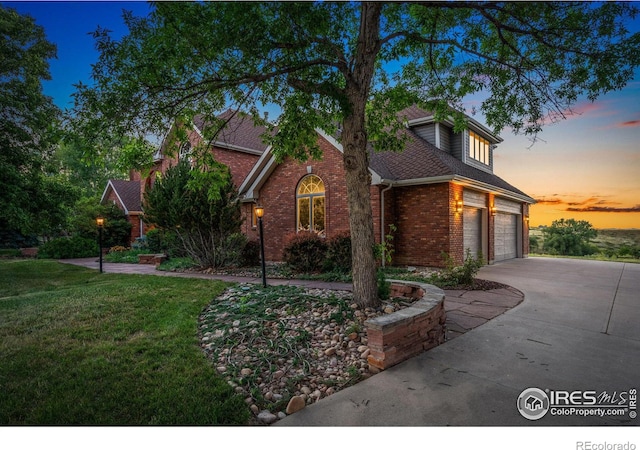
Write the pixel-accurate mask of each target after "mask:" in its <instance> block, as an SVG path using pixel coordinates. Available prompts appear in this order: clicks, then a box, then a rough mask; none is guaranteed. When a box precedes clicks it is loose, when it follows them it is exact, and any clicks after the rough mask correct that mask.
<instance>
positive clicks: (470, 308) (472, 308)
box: [60, 258, 524, 340]
mask: <svg viewBox="0 0 640 450" xmlns="http://www.w3.org/2000/svg"><path fill="white" fill-rule="evenodd" d="M60 262H61V263H66V264H73V265H77V266H82V267H87V268H90V269H96V270H98V269H99V262H98V261H97V260H96V259H95V258H82V259H66V260H60ZM102 269H103V271H104V272H105V273H125V274H138V275H158V276H166V277H182V278H204V279H215V280H221V281H227V282H231V283H254V284H260V283H262V278H248V277H239V276H232V275H213V274H211V275H210V274H203V273H194V272H185V273H182V272H166V271H159V270H156V269H155V266H154V265H150V264H122V263H104V262H103V265H102ZM267 284H269V285H270V286H283V285H287V286H303V287H307V288H317V289H332V290H347V291H350V290H351V289H352V285H351V284H350V283H333V282H325V281H315V280H295V279H278V278H270V279H268V280H267ZM446 296H447V301H446V302H445V309H446V311H447V339H448V340H451V339H453V338H455V337H458V336H460V335H462V334H464V333H466V332H468V331H469V330H472V329H474V328H476V327H478V326H480V325H482V324H484V323H486V322H487V321H489V320H491V319H493V318H495V317H497V316H499V315H501V314H503V313H504V312H505V311H507V310H509V309H511V308H513V307H514V306H516V305H518V304H519V303H520V302H521V301H522V300H523V297H524V296H523V294H522V292H520V291H518V290H517V289H513V288H507V289H493V290H491V291H464V290H447V291H446Z"/></svg>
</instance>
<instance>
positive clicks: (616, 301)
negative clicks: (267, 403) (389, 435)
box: [277, 258, 640, 426]
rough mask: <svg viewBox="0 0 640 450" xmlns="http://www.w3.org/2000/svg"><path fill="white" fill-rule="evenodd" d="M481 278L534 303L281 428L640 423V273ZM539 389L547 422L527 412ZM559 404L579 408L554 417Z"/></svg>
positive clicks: (611, 266) (559, 271)
mask: <svg viewBox="0 0 640 450" xmlns="http://www.w3.org/2000/svg"><path fill="white" fill-rule="evenodd" d="M479 277H480V278H485V279H489V280H494V281H499V282H502V283H505V284H508V285H510V286H513V287H515V288H517V289H519V290H521V291H522V292H523V293H524V294H525V300H524V301H523V302H522V303H521V304H520V305H519V306H517V307H515V308H513V309H512V310H510V311H508V312H506V313H505V314H503V315H502V316H499V317H497V318H495V319H493V320H491V321H489V322H487V323H486V324H484V325H482V326H480V327H478V328H476V329H474V330H471V331H470V332H468V333H466V334H465V335H463V336H460V337H457V338H456V339H453V340H451V341H449V342H447V343H445V344H444V345H441V346H440V347H437V348H435V349H433V350H430V351H429V352H427V353H424V354H422V355H420V356H417V357H415V358H413V359H411V360H409V361H406V362H404V363H402V364H399V365H398V366H395V367H393V368H391V369H389V370H386V371H384V372H382V373H380V374H378V375H375V376H373V377H371V378H370V379H368V380H366V381H364V382H361V383H358V384H357V385H355V386H353V387H350V388H347V389H345V390H343V391H340V392H337V393H336V394H333V395H331V396H330V397H328V398H325V399H322V400H320V401H319V402H318V403H316V404H314V405H312V406H309V407H307V408H305V409H303V410H302V411H299V412H297V413H295V414H293V415H291V416H288V417H286V418H285V419H283V420H281V421H279V422H277V426H336V425H341V426H361V425H374V426H393V425H407V426H426V425H464V426H476V425H517V426H528V425H543V426H555V425H588V426H594V425H638V424H640V419H639V418H634V417H633V416H634V415H635V411H633V408H632V407H631V406H632V405H631V404H630V399H629V396H630V395H631V396H632V395H633V390H634V389H635V390H638V389H640V265H638V264H624V263H615V262H599V261H581V260H569V259H552V258H528V259H520V260H512V261H508V262H504V263H500V264H495V265H493V266H488V267H484V268H483V269H482V270H481V271H480V274H479ZM528 388H537V389H539V390H540V391H539V392H545V393H546V394H547V397H548V398H551V399H552V400H551V401H550V404H548V405H546V409H547V413H546V414H545V415H544V416H543V417H541V418H539V419H537V420H531V419H528V418H525V417H524V416H523V415H521V414H520V412H519V410H518V408H517V404H518V398H519V396H520V394H521V393H523V391H524V390H526V389H528ZM575 391H581V392H579V393H576V392H575ZM584 391H589V392H587V393H584ZM528 392H529V393H530V392H531V391H528ZM539 392H537V393H536V395H537V396H539V395H540V394H539ZM542 395H543V396H544V394H542ZM569 395H573V396H574V397H573V400H563V398H565V396H569ZM556 397H557V399H556ZM593 397H596V400H592V398H593ZM522 401H524V396H523V400H522ZM594 402H595V403H596V404H597V405H599V406H602V405H604V406H611V407H609V408H606V412H605V414H614V413H616V412H620V413H621V415H619V416H618V415H615V416H614V415H605V416H602V417H600V416H599V415H588V414H592V413H593V414H600V412H599V410H598V409H597V408H595V407H593V403H594ZM554 403H555V405H558V404H561V406H567V408H555V410H554V411H555V412H552V410H553V409H554V408H552V407H553V406H554ZM590 404H591V405H590ZM614 404H615V407H614V406H613V405H614ZM569 407H572V408H573V410H570V409H568V408H569ZM625 408H626V409H625ZM560 412H566V413H567V415H559V413H560ZM579 414H580V415H579Z"/></svg>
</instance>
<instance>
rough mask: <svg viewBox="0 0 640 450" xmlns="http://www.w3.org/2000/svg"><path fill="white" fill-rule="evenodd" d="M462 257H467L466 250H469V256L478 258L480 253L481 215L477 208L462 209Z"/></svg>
mask: <svg viewBox="0 0 640 450" xmlns="http://www.w3.org/2000/svg"><path fill="white" fill-rule="evenodd" d="M462 223H463V228H464V232H463V236H462V242H463V245H464V255H465V257H466V256H467V249H470V250H471V256H473V257H474V258H477V257H478V254H480V253H482V237H481V236H482V234H481V230H482V215H481V214H480V209H478V208H469V207H466V206H465V208H464V211H463V212H462Z"/></svg>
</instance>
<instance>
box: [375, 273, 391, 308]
mask: <svg viewBox="0 0 640 450" xmlns="http://www.w3.org/2000/svg"><path fill="white" fill-rule="evenodd" d="M377 282H378V298H379V299H380V300H387V299H388V298H389V296H390V295H391V283H390V282H389V281H387V278H386V276H385V273H384V270H383V269H382V268H378V273H377Z"/></svg>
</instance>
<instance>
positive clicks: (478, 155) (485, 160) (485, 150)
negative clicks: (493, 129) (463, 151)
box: [469, 130, 491, 166]
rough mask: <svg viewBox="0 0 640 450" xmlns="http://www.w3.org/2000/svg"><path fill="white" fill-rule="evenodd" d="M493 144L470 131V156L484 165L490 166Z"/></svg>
mask: <svg viewBox="0 0 640 450" xmlns="http://www.w3.org/2000/svg"><path fill="white" fill-rule="evenodd" d="M490 150H491V144H490V143H489V141H488V140H486V139H485V138H483V137H481V136H480V135H478V134H477V133H474V132H473V131H471V130H469V156H470V157H471V159H475V160H476V161H478V162H481V163H482V164H486V165H487V166H488V165H489V153H490Z"/></svg>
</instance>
